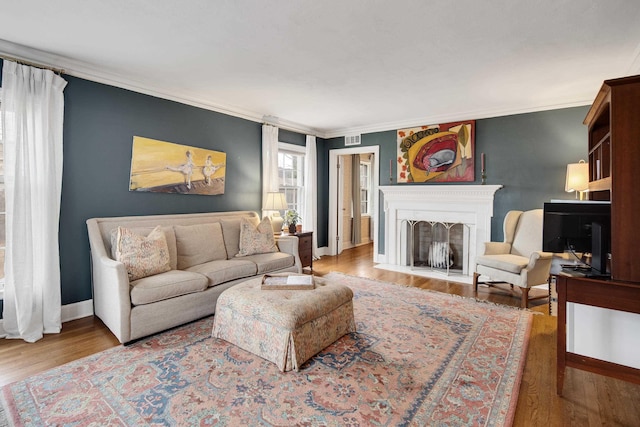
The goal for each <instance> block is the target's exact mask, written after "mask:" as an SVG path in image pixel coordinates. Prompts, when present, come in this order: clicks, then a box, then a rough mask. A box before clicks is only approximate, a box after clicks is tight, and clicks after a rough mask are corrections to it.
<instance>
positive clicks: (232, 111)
mask: <svg viewBox="0 0 640 427" xmlns="http://www.w3.org/2000/svg"><path fill="white" fill-rule="evenodd" d="M0 54H4V55H8V56H12V57H15V58H17V59H23V60H26V61H30V62H35V63H38V64H42V65H44V66H49V67H52V68H60V69H63V70H64V74H68V75H70V76H74V77H78V78H81V79H85V80H90V81H94V82H97V83H103V84H106V85H109V86H114V87H119V88H122V89H127V90H131V91H133V92H138V93H142V94H145V95H150V96H154V97H156V98H161V99H166V100H169V101H175V102H179V103H181V104H186V105H191V106H193V107H198V108H202V109H205V110H210V111H215V112H218V113H222V114H226V115H229V116H233V117H238V118H241V119H245V120H249V121H252V122H257V123H263V122H265V117H271V118H273V117H272V116H268V115H265V114H264V113H258V112H255V111H250V110H244V109H240V108H237V107H230V106H226V105H221V104H216V103H213V102H210V101H208V100H205V99H201V98H198V97H197V96H184V94H177V93H171V92H167V91H166V88H164V87H153V86H150V85H148V84H145V83H144V82H140V81H135V80H131V79H128V78H126V77H124V76H122V75H119V74H115V73H110V72H107V71H105V70H102V69H99V68H96V67H94V66H92V65H89V64H87V63H84V62H81V61H77V60H74V59H71V58H67V57H64V56H60V55H55V54H52V53H49V52H45V51H41V50H38V49H33V48H29V47H26V46H22V45H19V44H16V43H12V42H9V41H6V40H2V39H0ZM634 58H635V59H634V61H633V62H632V65H631V66H630V68H631V70H632V71H633V72H634V73H635V72H638V71H639V70H640V45H639V46H638V49H636V55H635V56H634ZM592 101H593V100H592V99H585V100H579V101H575V102H569V103H563V104H556V105H539V106H532V107H527V108H521V109H503V110H500V109H492V110H475V111H467V112H465V113H459V114H458V113H457V114H455V115H442V114H441V115H438V114H434V115H432V116H424V117H420V118H413V119H407V120H399V121H393V122H385V123H379V124H374V125H367V126H355V127H349V128H339V129H329V130H325V131H321V130H319V129H315V128H312V127H309V126H306V125H303V124H300V123H296V122H291V121H288V120H286V119H282V118H279V117H277V118H275V119H277V126H278V127H279V128H281V129H286V130H290V131H293V132H298V133H302V134H308V135H315V136H318V137H320V138H325V139H327V138H335V137H341V136H344V135H352V134H367V133H374V132H385V131H390V130H397V129H405V128H410V127H417V126H423V125H428V124H437V123H446V122H453V121H460V120H476V119H485V118H490V117H501V116H509V115H513V114H523V113H533V112H538V111H546V110H555V109H561V108H570V107H578V106H583V105H590V104H591V103H592Z"/></svg>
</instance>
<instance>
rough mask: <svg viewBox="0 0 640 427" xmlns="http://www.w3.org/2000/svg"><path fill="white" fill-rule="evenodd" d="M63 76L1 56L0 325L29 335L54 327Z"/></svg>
mask: <svg viewBox="0 0 640 427" xmlns="http://www.w3.org/2000/svg"><path fill="white" fill-rule="evenodd" d="M66 85H67V82H66V81H65V80H64V79H63V78H62V77H60V76H58V75H56V74H54V73H53V72H52V71H49V70H41V69H39V68H34V67H29V66H25V65H19V64H16V63H15V62H11V61H4V65H3V69H2V105H1V107H2V121H3V127H2V139H3V141H4V166H5V172H4V173H5V185H6V255H5V294H4V310H3V319H4V329H5V332H6V334H7V337H8V338H22V339H24V340H25V341H27V342H35V341H37V340H39V339H40V338H42V334H43V333H58V332H60V329H61V326H62V325H61V321H60V310H61V302H60V260H59V253H58V225H59V217H60V194H61V190H62V122H63V114H64V97H63V94H62V91H63V90H64V88H65V86H66Z"/></svg>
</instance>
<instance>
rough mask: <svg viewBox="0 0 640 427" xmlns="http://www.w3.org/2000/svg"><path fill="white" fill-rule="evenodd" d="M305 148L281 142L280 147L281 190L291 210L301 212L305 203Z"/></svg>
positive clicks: (279, 171) (279, 177) (279, 174)
mask: <svg viewBox="0 0 640 427" xmlns="http://www.w3.org/2000/svg"><path fill="white" fill-rule="evenodd" d="M304 153H305V148H304V147H301V146H298V145H292V144H286V143H283V142H281V143H280V144H279V149H278V179H279V183H280V184H279V190H280V192H282V193H284V194H285V197H286V199H287V206H288V209H289V210H295V211H296V212H298V214H300V213H301V212H302V208H303V203H304Z"/></svg>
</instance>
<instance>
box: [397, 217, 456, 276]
mask: <svg viewBox="0 0 640 427" xmlns="http://www.w3.org/2000/svg"><path fill="white" fill-rule="evenodd" d="M407 227H408V230H407V235H408V236H409V239H408V242H407V244H408V246H409V247H408V248H407V249H408V251H407V253H408V255H409V265H410V266H411V268H412V269H413V268H428V269H431V270H440V271H443V272H446V273H447V274H449V273H450V272H453V273H462V270H463V264H464V258H465V256H466V254H467V251H466V250H465V247H464V245H465V240H466V239H465V238H464V231H465V226H464V224H461V223H447V222H431V221H407Z"/></svg>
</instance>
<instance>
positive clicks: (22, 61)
mask: <svg viewBox="0 0 640 427" xmlns="http://www.w3.org/2000/svg"><path fill="white" fill-rule="evenodd" d="M0 58H2V59H4V60H7V61H13V62H17V63H18V64H22V65H28V66H30V67H36V68H41V69H43V70H50V71H53V72H54V73H56V74H64V68H55V67H51V66H49V65H42V64H38V63H36V62H31V61H27V60H25V59H20V58H16V57H13V56H8V55H2V54H0Z"/></svg>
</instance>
